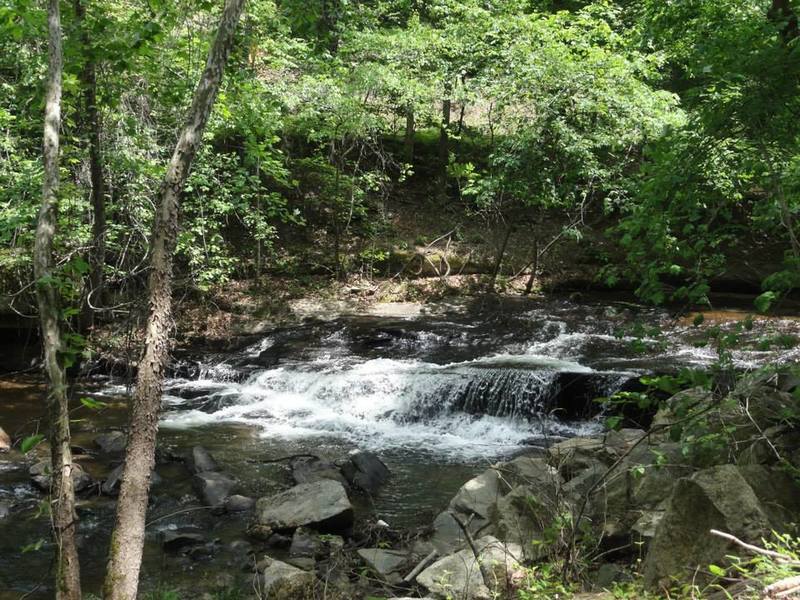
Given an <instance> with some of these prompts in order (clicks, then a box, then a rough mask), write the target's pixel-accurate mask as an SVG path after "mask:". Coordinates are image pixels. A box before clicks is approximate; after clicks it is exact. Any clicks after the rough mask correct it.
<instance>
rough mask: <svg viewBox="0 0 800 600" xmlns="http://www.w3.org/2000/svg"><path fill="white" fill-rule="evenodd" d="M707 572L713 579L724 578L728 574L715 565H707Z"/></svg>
mask: <svg viewBox="0 0 800 600" xmlns="http://www.w3.org/2000/svg"><path fill="white" fill-rule="evenodd" d="M708 570H709V571H710V572H711V574H712V575H714V576H715V577H725V575H727V573H728V572H727V571H726V570H725V569H723V568H722V567H720V566H717V565H708Z"/></svg>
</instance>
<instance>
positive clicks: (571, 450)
mask: <svg viewBox="0 0 800 600" xmlns="http://www.w3.org/2000/svg"><path fill="white" fill-rule="evenodd" d="M604 447H605V445H604V442H603V438H602V437H599V436H598V437H576V438H570V439H567V440H564V441H563V442H559V443H557V444H554V445H553V446H550V448H548V449H547V453H548V455H549V462H550V464H552V465H553V466H554V467H556V468H557V469H558V471H559V472H560V473H561V474H562V475H563V476H564V477H565V478H566V479H568V480H569V479H572V478H573V477H575V475H577V474H578V473H580V472H582V471H584V470H585V469H587V468H589V467H591V466H592V465H594V464H597V462H598V461H599V460H602V459H603V458H605V453H604V452H603V449H604Z"/></svg>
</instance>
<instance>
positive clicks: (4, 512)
mask: <svg viewBox="0 0 800 600" xmlns="http://www.w3.org/2000/svg"><path fill="white" fill-rule="evenodd" d="M10 514H11V505H10V504H9V503H8V502H0V521H2V520H3V519H6V518H8V516H9V515H10Z"/></svg>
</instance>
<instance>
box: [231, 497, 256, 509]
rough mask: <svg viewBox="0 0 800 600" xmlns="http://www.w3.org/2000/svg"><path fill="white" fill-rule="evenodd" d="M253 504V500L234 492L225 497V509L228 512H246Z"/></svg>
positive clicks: (254, 503)
mask: <svg viewBox="0 0 800 600" xmlns="http://www.w3.org/2000/svg"><path fill="white" fill-rule="evenodd" d="M255 505H256V501H255V500H253V499H252V498H249V497H247V496H240V495H239V494H234V495H233V496H229V497H228V498H226V499H225V510H226V511H227V512H229V513H236V512H247V511H249V510H252V509H253V507H254V506H255Z"/></svg>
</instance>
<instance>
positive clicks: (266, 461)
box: [247, 454, 321, 465]
mask: <svg viewBox="0 0 800 600" xmlns="http://www.w3.org/2000/svg"><path fill="white" fill-rule="evenodd" d="M295 458H316V459H317V460H321V459H320V457H319V456H317V455H316V454H291V455H289V456H282V457H280V458H264V459H262V458H248V459H247V462H249V463H253V464H257V465H270V464H274V463H279V462H284V461H287V460H294V459H295Z"/></svg>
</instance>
